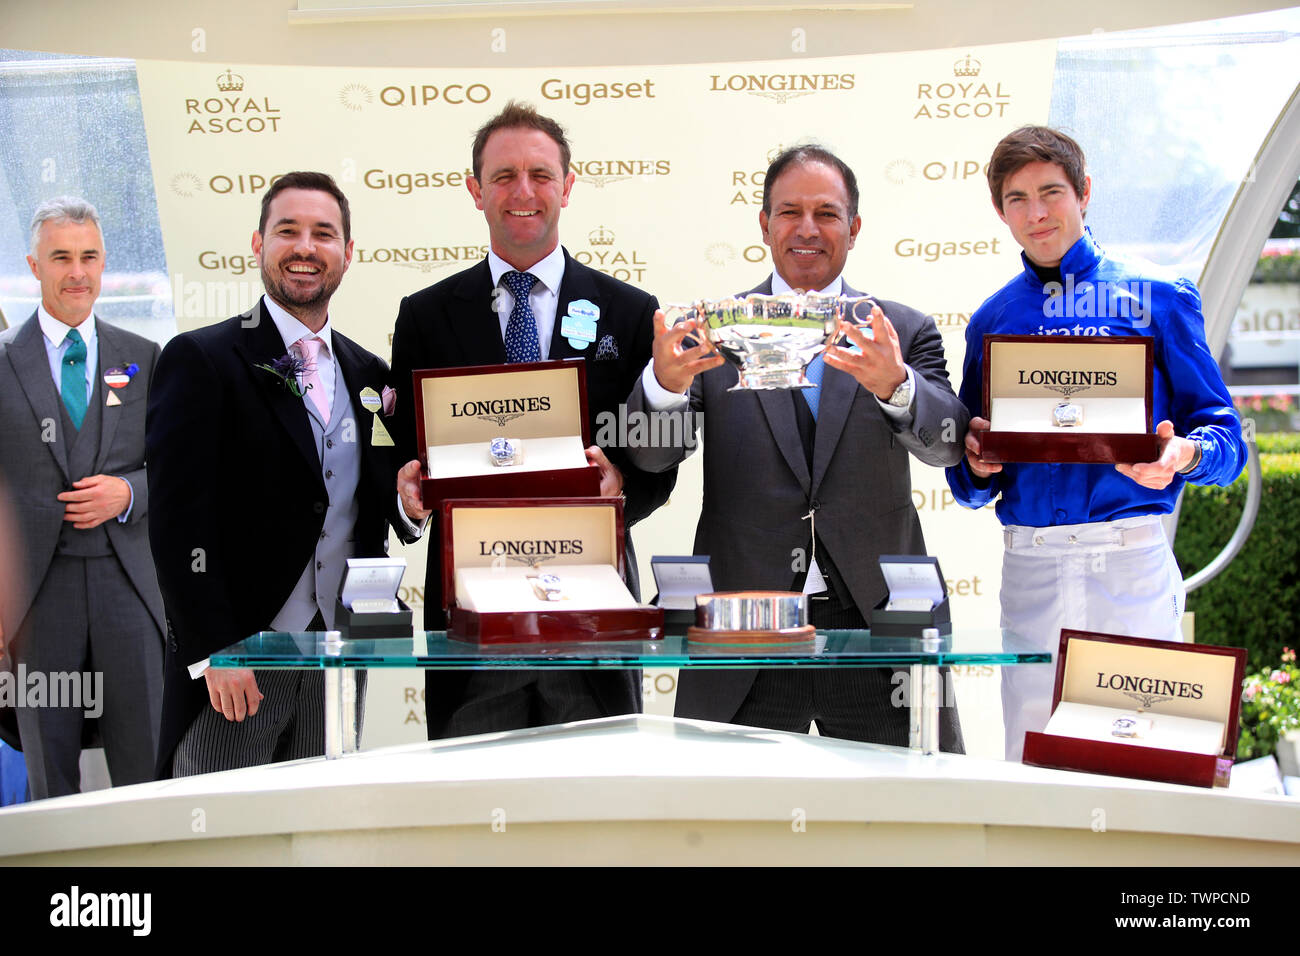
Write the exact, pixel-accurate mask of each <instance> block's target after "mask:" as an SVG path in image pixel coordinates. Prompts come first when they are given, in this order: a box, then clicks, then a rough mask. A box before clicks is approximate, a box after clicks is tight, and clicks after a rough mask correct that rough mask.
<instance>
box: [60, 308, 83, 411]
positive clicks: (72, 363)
mask: <svg viewBox="0 0 1300 956" xmlns="http://www.w3.org/2000/svg"><path fill="white" fill-rule="evenodd" d="M67 338H68V342H69V343H71V344H70V345H69V346H68V350H67V351H66V352H64V353H63V370H62V371H63V381H62V383H61V385H60V393H61V394H62V396H63V404H64V405H65V406H66V407H67V409H68V417H69V418H71V419H72V424H73V426H74V427H75V428H76V429H77V430H78V431H80V430H81V423H82V422H83V421H84V420H85V418H86V343H85V341H83V340H82V338H81V333H80V332H78V331H77V330H76V329H69V330H68V335H67Z"/></svg>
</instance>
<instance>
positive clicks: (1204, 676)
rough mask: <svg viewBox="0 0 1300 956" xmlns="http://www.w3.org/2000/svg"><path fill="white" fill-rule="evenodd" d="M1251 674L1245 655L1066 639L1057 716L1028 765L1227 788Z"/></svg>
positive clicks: (1106, 638) (1055, 698)
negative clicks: (1245, 681)
mask: <svg viewBox="0 0 1300 956" xmlns="http://www.w3.org/2000/svg"><path fill="white" fill-rule="evenodd" d="M1245 672H1246V651H1245V649H1244V648H1240V647H1216V646H1213V645H1210V644H1180V643H1178V642H1175V641H1154V640H1149V639H1147V638H1142V637H1121V636H1119V635H1115V634H1096V633H1092V632H1089V631H1072V630H1068V629H1066V630H1062V631H1061V645H1060V648H1059V650H1058V652H1057V656H1056V688H1055V690H1054V692H1053V694H1052V716H1051V719H1050V720H1048V722H1047V727H1046V728H1045V729H1044V730H1043V732H1042V733H1037V732H1034V731H1030V732H1029V733H1027V734H1025V754H1024V762H1025V763H1027V764H1033V765H1035V766H1038V767H1053V768H1055V769H1058V770H1082V771H1084V772H1086V773H1104V774H1110V775H1111V776H1115V777H1136V778H1139V779H1142V780H1158V781H1160V782H1162V783H1182V784H1187V785H1189V786H1194V787H1226V786H1227V785H1228V777H1229V775H1230V774H1231V772H1232V762H1233V758H1234V757H1235V756H1236V753H1237V718H1238V711H1239V710H1240V707H1241V685H1242V679H1243V678H1244V677H1245Z"/></svg>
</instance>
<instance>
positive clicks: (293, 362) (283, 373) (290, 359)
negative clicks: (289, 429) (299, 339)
mask: <svg viewBox="0 0 1300 956" xmlns="http://www.w3.org/2000/svg"><path fill="white" fill-rule="evenodd" d="M253 368H260V369H264V370H266V371H268V372H270V373H271V374H272V375H274V376H275V377H276V378H278V379H279V380H280V384H281V385H283V386H284V387H285V388H287V389H288V390H289V392H290V393H291V394H292V395H293V396H294V397H295V398H302V397H303V396H304V395H306V394H307V389H308V388H311V386H310V385H308V386H307V388H303V386H302V385H301V384H300V383H299V381H298V376H299V375H301V374H302V373H303V372H309V371H311V370H312V369H313V368H315V366H314V365H312V364H311V363H310V362H308V361H307V360H306V359H304V358H300V357H298V356H296V355H282V356H280V357H279V358H278V359H276V360H275V361H274V362H272V363H271V364H270V365H267V364H266V363H264V362H263V363H261V364H258V365H254V366H253Z"/></svg>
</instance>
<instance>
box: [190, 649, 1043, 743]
mask: <svg viewBox="0 0 1300 956" xmlns="http://www.w3.org/2000/svg"><path fill="white" fill-rule="evenodd" d="M1051 660H1052V655H1051V652H1050V651H1044V650H1039V649H1037V648H1034V647H1031V646H1030V645H1029V644H1028V642H1026V641H1025V640H1024V639H1023V638H1020V637H1018V636H1016V635H1014V634H1011V633H1010V632H1004V631H1001V630H996V629H985V630H978V629H968V630H958V631H955V632H954V633H953V634H950V635H944V636H942V637H939V638H921V637H872V636H871V632H870V631H861V630H824V631H818V632H817V635H816V638H815V639H814V640H810V641H803V642H800V643H797V644H702V643H697V642H695V641H688V640H687V639H686V638H684V637H665V638H662V639H660V640H657V641H608V642H590V641H588V642H573V643H562V642H552V643H545V644H492V645H478V644H464V643H461V642H459V641H453V640H449V639H448V638H447V635H446V633H445V632H444V631H417V632H415V634H414V636H413V637H401V638H382V639H373V638H372V639H353V640H344V639H342V637H341V635H340V633H339V632H338V631H327V632H320V631H315V632H304V633H289V632H279V631H262V632H260V633H258V634H254V635H253V636H252V637H250V638H248V639H246V640H243V641H240V642H239V643H238V644H234V645H232V646H231V647H228V648H226V649H225V650H223V651H219V652H217V653H216V654H213V655H212V657H211V666H213V667H251V668H259V669H263V668H281V669H285V668H287V669H295V668H316V667H319V668H323V669H324V671H325V755H326V756H327V757H331V758H332V757H338V756H341V755H342V754H344V753H350V752H352V751H355V750H356V749H357V740H356V719H355V718H356V700H357V692H356V671H357V669H358V668H372V667H408V668H412V667H413V668H422V669H423V668H432V669H435V670H492V669H494V668H508V669H515V670H517V669H526V670H548V669H549V670H587V669H592V668H616V669H637V668H642V667H656V668H661V667H676V668H714V669H719V668H768V667H890V668H897V669H902V668H907V669H908V672H909V673H908V677H909V680H908V681H907V683H906V685H905V686H904V687H903V688H902V690H903V700H904V701H905V703H906V704H907V706H908V708H909V712H910V733H909V746H910V747H911V748H912V749H913V750H917V751H919V752H921V753H927V754H929V753H934V752H935V751H936V750H937V749H938V744H939V741H938V736H939V732H938V729H939V706H940V699H939V698H940V693H939V683H940V681H939V668H940V667H945V666H949V665H954V664H995V665H999V666H1004V667H1005V666H1008V665H1013V664H1017V665H1018V664H1047V663H1050V662H1051Z"/></svg>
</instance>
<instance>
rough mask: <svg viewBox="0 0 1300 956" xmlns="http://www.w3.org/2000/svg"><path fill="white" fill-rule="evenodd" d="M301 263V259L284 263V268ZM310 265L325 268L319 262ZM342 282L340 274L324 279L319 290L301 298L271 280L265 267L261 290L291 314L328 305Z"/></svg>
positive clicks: (276, 281)
mask: <svg viewBox="0 0 1300 956" xmlns="http://www.w3.org/2000/svg"><path fill="white" fill-rule="evenodd" d="M303 261H304V260H302V259H294V260H290V262H287V263H285V266H286V267H287V266H289V265H292V264H293V263H294V262H303ZM311 264H312V265H314V266H320V267H321V268H322V269H324V268H325V267H324V265H323V264H321V263H319V262H312V263H311ZM342 281H343V275H342V273H340V274H339V275H337V276H334V277H333V278H332V279H331V278H329V277H326V279H325V280H324V281H322V282H321V285H320V288H319V289H317V290H316V291H315V292H314V293H312V294H311V295H308V296H303V295H302V294H301V293H292V292H291V291H290V289H289V286H288V285H286V284H284V283H282V282H279V281H278V280H276V279H274V278H272V277H271V275H270V274H269V273H268V272H267V269H266V266H262V288H263V289H265V290H266V294H267V295H269V296H270V297H271V298H272V299H274V300H275V301H276V302H278V303H280V305H282V306H283V307H284V308H285V310H286V311H288V312H292V311H293V310H294V308H306V309H310V308H314V307H316V306H318V305H326V304H328V303H329V300H330V297H331V296H332V295H334V293H335V292H336V291H337V290H338V287H339V284H340V283H341V282H342Z"/></svg>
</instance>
